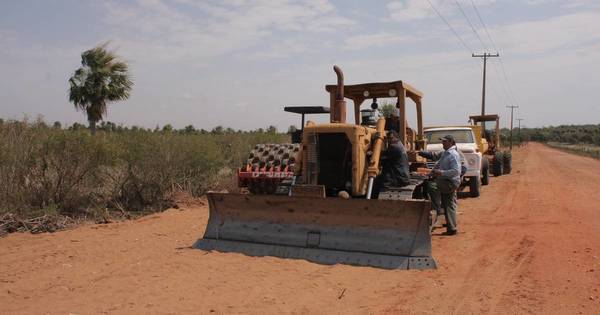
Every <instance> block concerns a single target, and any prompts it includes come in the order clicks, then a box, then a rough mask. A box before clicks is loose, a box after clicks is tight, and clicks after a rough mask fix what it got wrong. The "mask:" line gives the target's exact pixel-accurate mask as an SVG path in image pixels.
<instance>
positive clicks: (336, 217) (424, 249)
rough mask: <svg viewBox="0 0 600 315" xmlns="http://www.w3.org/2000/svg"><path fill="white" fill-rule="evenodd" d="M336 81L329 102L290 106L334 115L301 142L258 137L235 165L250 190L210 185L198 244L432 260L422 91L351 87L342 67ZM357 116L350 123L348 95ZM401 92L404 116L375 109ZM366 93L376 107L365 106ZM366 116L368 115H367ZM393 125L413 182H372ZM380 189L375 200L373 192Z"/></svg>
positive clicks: (375, 259)
mask: <svg viewBox="0 0 600 315" xmlns="http://www.w3.org/2000/svg"><path fill="white" fill-rule="evenodd" d="M334 70H335V72H336V74H337V78H338V82H337V84H336V85H328V86H326V90H327V91H328V92H329V94H330V108H325V107H316V106H303V107H298V108H295V109H294V108H289V107H288V108H286V111H290V112H296V113H301V114H302V115H303V121H304V114H306V113H328V114H330V122H329V123H325V124H316V123H314V122H312V121H308V122H306V124H305V125H304V123H303V126H302V129H301V131H300V133H295V134H294V135H295V137H294V138H295V139H300V143H296V144H261V145H257V146H256V147H255V148H254V149H252V151H251V152H250V154H249V156H248V160H247V163H246V165H245V166H243V167H242V168H241V169H240V170H239V172H238V180H239V181H240V185H241V186H244V187H248V193H246V194H230V193H209V194H208V201H209V207H210V213H209V220H208V225H207V227H206V230H205V234H204V237H203V238H202V239H200V240H198V241H197V242H196V243H195V244H194V247H195V248H200V249H204V250H217V251H221V252H239V253H244V254H247V255H251V256H277V257H282V258H296V259H305V260H309V261H313V262H317V263H323V264H336V263H342V264H352V265H360V266H372V267H379V268H388V269H428V268H435V267H436V263H435V260H434V259H433V257H432V255H431V234H430V225H431V222H432V217H431V203H430V202H429V200H425V199H423V196H424V195H426V194H425V191H424V185H423V183H424V180H425V178H424V177H423V176H422V175H420V174H418V173H417V172H416V171H417V170H418V169H419V168H420V167H423V166H425V160H423V159H421V157H419V156H418V154H416V153H417V151H418V150H421V149H423V148H424V147H425V144H426V141H425V139H424V137H423V121H422V117H421V115H422V111H421V97H422V94H421V92H419V91H418V90H416V89H415V88H413V87H411V86H410V85H408V84H406V83H405V82H402V81H393V82H387V83H366V84H357V85H348V86H345V85H344V83H343V75H342V72H341V70H340V69H339V68H338V67H337V66H336V67H334ZM346 98H348V99H351V100H352V101H353V102H354V112H355V122H354V123H347V122H346V101H345V99H346ZM381 98H394V99H395V103H396V104H397V108H398V114H397V115H395V116H393V117H389V118H388V119H387V121H386V118H383V117H379V116H378V115H377V111H376V108H377V99H381ZM407 98H409V99H411V100H413V101H414V102H415V104H416V106H417V111H416V112H417V123H418V128H417V130H413V129H411V128H409V127H408V126H407V119H406V115H405V112H406V111H405V109H406V107H405V101H406V99H407ZM366 99H372V100H373V101H372V103H371V109H367V110H364V109H363V110H361V108H360V106H361V104H362V103H363V102H364V101H365V100H366ZM361 119H362V121H361ZM388 132H395V133H397V134H398V135H399V137H400V141H402V143H403V144H404V146H405V147H406V148H407V151H408V158H409V161H410V169H411V171H415V172H413V173H411V179H410V185H408V186H404V187H381V186H379V185H374V183H375V178H376V177H377V176H378V175H380V173H381V167H380V160H382V159H384V158H385V154H383V152H385V149H386V147H387V143H386V141H384V140H385V139H386V137H387V133H388ZM375 197H377V199H374V198H375Z"/></svg>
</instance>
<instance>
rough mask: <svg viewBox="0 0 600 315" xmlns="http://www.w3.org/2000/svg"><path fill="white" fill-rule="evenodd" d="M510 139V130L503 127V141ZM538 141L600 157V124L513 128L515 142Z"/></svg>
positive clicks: (580, 153)
mask: <svg viewBox="0 0 600 315" xmlns="http://www.w3.org/2000/svg"><path fill="white" fill-rule="evenodd" d="M508 140H509V130H508V129H506V128H505V129H502V143H504V144H505V145H506V144H507V143H508ZM527 141H537V142H543V143H545V144H546V145H548V146H550V147H553V148H556V149H561V150H564V151H568V152H571V153H575V154H579V155H584V156H589V157H593V158H597V159H600V124H598V125H561V126H556V127H543V128H521V130H520V131H519V130H518V129H517V128H515V130H513V143H515V144H519V143H521V142H527Z"/></svg>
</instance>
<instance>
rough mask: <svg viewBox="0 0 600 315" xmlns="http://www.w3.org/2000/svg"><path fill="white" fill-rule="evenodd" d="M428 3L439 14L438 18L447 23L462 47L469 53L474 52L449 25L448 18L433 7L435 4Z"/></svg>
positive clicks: (428, 0)
mask: <svg viewBox="0 0 600 315" xmlns="http://www.w3.org/2000/svg"><path fill="white" fill-rule="evenodd" d="M427 2H428V3H429V5H430V6H431V8H432V9H433V11H435V13H436V14H437V16H439V17H440V19H442V21H444V23H446V25H447V26H448V28H449V29H450V30H451V31H452V33H454V36H456V38H458V40H459V41H460V42H461V43H462V45H463V46H464V47H465V48H466V49H467V50H468V51H469V52H473V49H471V47H469V45H467V43H466V42H465V41H464V40H463V39H462V37H460V35H458V33H457V32H456V30H455V29H454V28H453V27H452V25H450V23H448V21H447V20H446V18H444V16H442V14H440V12H439V11H438V10H437V9H436V8H435V6H434V5H433V3H431V1H430V0H427Z"/></svg>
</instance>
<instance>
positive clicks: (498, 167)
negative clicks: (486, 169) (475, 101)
mask: <svg viewBox="0 0 600 315" xmlns="http://www.w3.org/2000/svg"><path fill="white" fill-rule="evenodd" d="M469 120H470V121H471V124H472V125H473V126H474V127H480V128H481V136H482V138H483V140H484V142H485V144H486V146H485V148H484V150H482V151H481V152H482V153H483V154H484V155H485V156H486V157H487V159H488V161H489V164H490V169H491V170H492V174H493V175H494V176H501V175H503V174H510V172H511V170H512V155H511V152H510V151H502V150H501V146H500V116H498V115H496V114H489V115H472V116H469ZM485 122H494V123H495V125H494V130H493V131H489V130H486V129H485ZM478 124H481V125H478Z"/></svg>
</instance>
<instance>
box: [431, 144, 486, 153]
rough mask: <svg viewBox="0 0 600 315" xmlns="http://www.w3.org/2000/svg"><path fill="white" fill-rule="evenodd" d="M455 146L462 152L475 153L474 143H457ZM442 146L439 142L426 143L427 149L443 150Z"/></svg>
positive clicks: (475, 145)
mask: <svg viewBox="0 0 600 315" xmlns="http://www.w3.org/2000/svg"><path fill="white" fill-rule="evenodd" d="M456 147H457V148H458V149H459V150H460V152H463V153H475V152H477V144H476V143H457V144H456ZM443 150H444V146H443V145H442V144H441V143H436V144H428V145H427V151H443Z"/></svg>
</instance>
